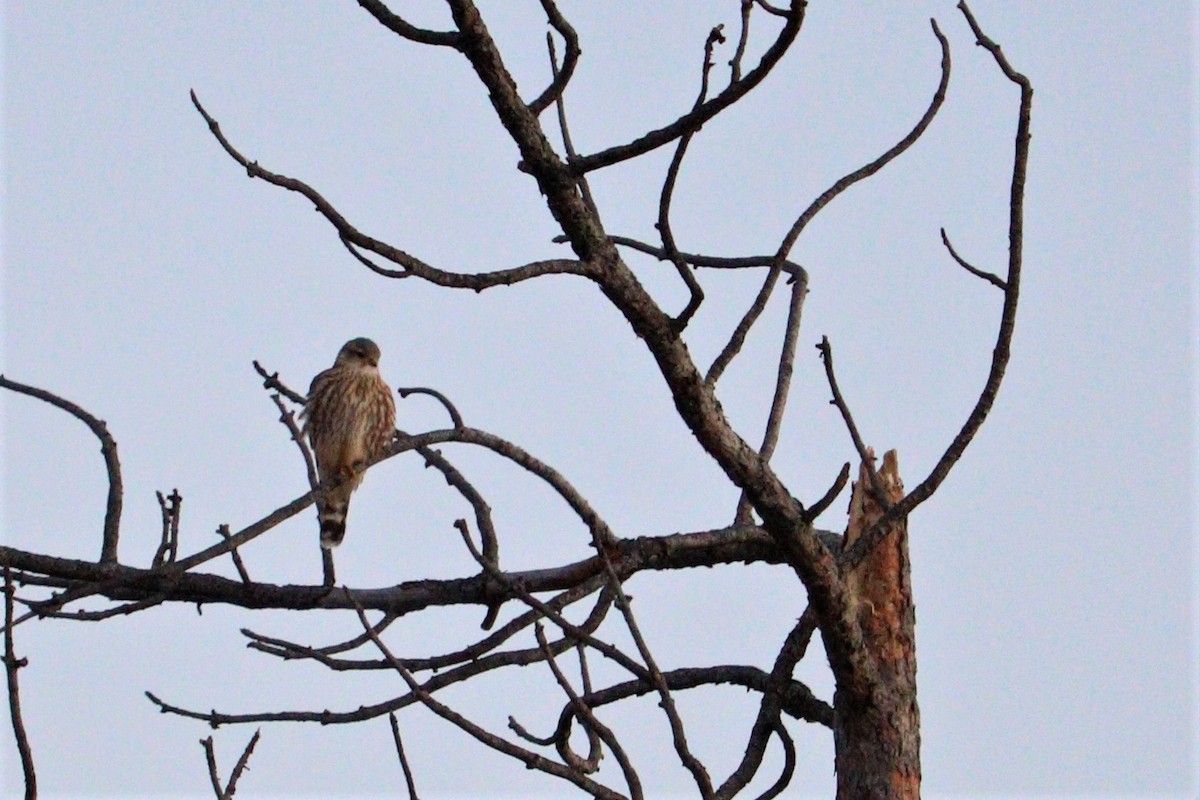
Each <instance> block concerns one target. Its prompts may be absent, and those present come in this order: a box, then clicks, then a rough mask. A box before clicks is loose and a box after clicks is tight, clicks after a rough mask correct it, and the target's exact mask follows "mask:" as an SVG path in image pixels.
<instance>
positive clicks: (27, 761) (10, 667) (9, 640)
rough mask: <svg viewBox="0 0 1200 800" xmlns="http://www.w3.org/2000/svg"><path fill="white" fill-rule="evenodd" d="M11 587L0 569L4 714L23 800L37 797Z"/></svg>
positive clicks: (23, 662) (24, 662) (25, 662)
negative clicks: (5, 686) (19, 676)
mask: <svg viewBox="0 0 1200 800" xmlns="http://www.w3.org/2000/svg"><path fill="white" fill-rule="evenodd" d="M15 591H16V589H15V588H14V587H13V582H12V570H10V569H9V567H8V565H7V564H6V565H5V566H4V671H5V673H6V674H7V676H8V715H9V718H10V719H11V721H12V728H13V737H14V738H15V739H16V740H17V751H18V752H19V753H20V754H21V772H22V773H23V774H24V775H25V800H36V798H37V773H36V772H35V770H34V766H33V749H32V748H31V747H30V746H29V735H28V734H27V733H26V732H25V722H24V720H23V719H22V718H21V690H20V686H19V685H18V681H17V670H19V669H21V668H22V667H24V666H27V665H28V664H29V661H28V659H24V658H17V656H16V653H15V652H14V651H13V593H14V592H15Z"/></svg>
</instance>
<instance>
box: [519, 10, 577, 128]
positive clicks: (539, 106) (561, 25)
mask: <svg viewBox="0 0 1200 800" xmlns="http://www.w3.org/2000/svg"><path fill="white" fill-rule="evenodd" d="M541 3H542V10H543V11H545V12H546V19H547V20H548V21H549V22H550V24H551V25H552V26H553V27H554V30H556V31H558V33H559V35H561V36H562V37H563V42H565V43H566V46H567V48H566V53H565V54H564V56H563V63H562V69H559V68H558V66H557V64H554V63H553V61H554V40H553V39H552V38H550V34H549V33H547V34H546V36H547V40H548V41H549V43H550V52H551V55H550V57H551V61H552V67H551V69H552V72H553V76H552V80H551V82H550V85H549V86H547V87H546V88H545V90H544V91H543V92H542V93H541V94H540V95H538V96H537V99H536V100H534V101H533V102H532V103H530V104H529V111H530V113H532V114H533V115H534V116H538V115H540V114H541V113H542V112H543V111H545V110H546V109H547V108H548V107H549V106H550V104H551V103H554V102H557V101H558V100H559V99H560V98H561V97H562V95H563V92H564V91H565V90H566V88H567V84H568V83H570V82H571V76H572V75H574V74H575V65H576V64H577V63H578V62H579V55H580V50H579V36H578V35H577V34H576V33H575V29H574V28H572V27H571V23H569V22H567V19H566V17H564V16H563V15H562V12H560V11H559V10H558V6H557V5H555V4H554V0H541Z"/></svg>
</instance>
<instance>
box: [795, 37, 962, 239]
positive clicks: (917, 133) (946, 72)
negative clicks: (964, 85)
mask: <svg viewBox="0 0 1200 800" xmlns="http://www.w3.org/2000/svg"><path fill="white" fill-rule="evenodd" d="M929 24H930V25H931V26H932V28H933V35H934V36H935V37H937V40H938V44H939V45H940V46H941V49H942V64H941V69H942V77H941V80H939V81H938V86H937V90H936V91H934V93H933V99H932V100H930V101H929V107H928V108H926V109H925V113H924V114H922V115H921V119H919V120H918V121H917V124H916V125H915V126H914V127H913V129H912V130H910V131H909V132H908V134H907V135H905V137H904V138H903V139H901V140H900V141H898V142H896V144H894V145H892V147H890V148H889V149H888V150H887V152H885V153H884V154H883V155H881V156H880V157H879V158H877V159H875V160H874V161H872V162H871V163H869V164H864V165H863V166H861V167H859V168H858V169H856V170H854V171H853V172H850V173H848V174H846V175H844V176H842V177H841V178H839V179H838V180H837V181H836V182H835V183H834V184H833V185H832V186H830V187H829V188H828V189H826V190H825V191H824V192H822V193H821V194H820V195H819V196H818V197H817V199H815V200H813V201H812V203H810V204H809V206H808V208H806V209H804V212H803V213H801V214H800V216H799V217H798V218H797V219H796V221H795V223H793V224H792V227H791V228H790V229H789V230H788V232H787V235H786V236H784V238H783V243H782V244H781V245H780V246H779V256H780V257H786V256H787V254H788V253H790V252H791V250H792V246H793V245H794V244H795V243H796V240H797V239H798V238H799V237H800V234H801V232H803V230H804V229H805V228H806V227H807V226H808V223H810V222H812V220H813V217H815V216H816V215H817V214H819V213H820V212H821V210H822V209H823V208H825V206H827V205H829V204H830V203H831V202H832V201H833V199H834V198H835V197H837V196H838V195H839V194H841V193H842V192H844V191H846V190H847V189H849V188H850V187H851V186H853V185H854V184H856V183H858V182H859V181H861V180H863V179H865V178H869V177H871V176H872V175H874V174H875V173H877V172H879V170H881V169H883V168H884V167H886V166H887V165H888V164H890V163H891V162H892V161H894V160H895V159H896V158H897V157H899V156H900V155H901V154H902V153H904V151H905V150H907V149H908V148H910V147H912V146H913V145H914V144H916V142H917V140H918V139H920V138H921V135H922V134H924V133H925V131H926V129H927V128H928V127H929V125H930V123H932V122H933V118H934V117H936V116H937V113H938V111H939V110H940V109H941V107H942V103H943V102H945V100H946V89H947V87H948V86H949V85H950V42H949V41H947V40H946V37H945V36H944V35H942V30H941V28H939V27H938V24H937V20H933V19H931V20H929Z"/></svg>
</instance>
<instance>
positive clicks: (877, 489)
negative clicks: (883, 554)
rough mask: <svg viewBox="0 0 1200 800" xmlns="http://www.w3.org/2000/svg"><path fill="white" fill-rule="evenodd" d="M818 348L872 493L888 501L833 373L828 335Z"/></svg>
mask: <svg viewBox="0 0 1200 800" xmlns="http://www.w3.org/2000/svg"><path fill="white" fill-rule="evenodd" d="M817 350H819V351H820V353H821V362H822V363H823V364H824V365H825V378H826V379H827V380H828V381H829V391H830V392H832V393H833V399H832V400H830V401H829V402H830V404H831V405H835V406H837V410H838V411H839V412H840V413H841V415H842V421H843V422H845V423H846V430H847V431H849V432H850V439H851V440H852V441H853V442H854V449H855V450H856V451H857V452H858V457H859V460H860V461H861V462H862V464H863V466H864V467H866V470H867V476H868V478H869V479H870V483H871V492H872V494H873V495H874V497H875V499H876V500H878V501H879V502H880V503H886V502H887V501H886V500H885V499H884V496H883V488H882V487H881V486H880V484H879V474H878V473H877V472H876V471H875V457H874V456H873V455H871V453H870V452H869V451H868V449H867V446H866V444H864V443H863V440H862V436H860V435H859V433H858V426H857V425H855V424H854V415H853V414H851V413H850V406H848V405H846V398H844V397H842V392H841V390H840V389H839V388H838V384H837V377H836V376H834V374H833V348H832V347H831V346H830V344H829V337H828V336H822V337H821V343H820V344H818V345H817Z"/></svg>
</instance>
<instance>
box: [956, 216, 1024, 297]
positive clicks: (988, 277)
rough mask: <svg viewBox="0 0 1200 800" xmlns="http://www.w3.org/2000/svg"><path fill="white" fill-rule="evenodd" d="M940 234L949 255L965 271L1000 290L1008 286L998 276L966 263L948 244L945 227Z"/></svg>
mask: <svg viewBox="0 0 1200 800" xmlns="http://www.w3.org/2000/svg"><path fill="white" fill-rule="evenodd" d="M941 234H942V244H943V245H945V246H946V249H947V250H948V251H950V257H951V258H953V259H954V260H955V261H957V262H958V265H959V266H960V267H962V268H963V269H965V270H966V271H967V272H969V273H971V274H972V275H974V276H975V277H977V278H983V279H984V280H985V281H987V282H988V283H990V284H992V286H995V287H996V288H998V289H1000V290H1001V291H1003V290H1005V289H1007V288H1008V284H1006V283H1005V282H1004V281H1003V280H1001V279H1000V278H999V277H997V276H995V275H993V274H992V273H990V272H986V271H984V270H981V269H977V268H976V267H974V266H972V265H971V264H970V263H968V262H967V261H966V260H965V259H964V258H963V257H962V256H960V255H959V254H958V251H957V250H955V249H954V245H952V244H950V237H948V236H947V235H946V229H945V228H941Z"/></svg>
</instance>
